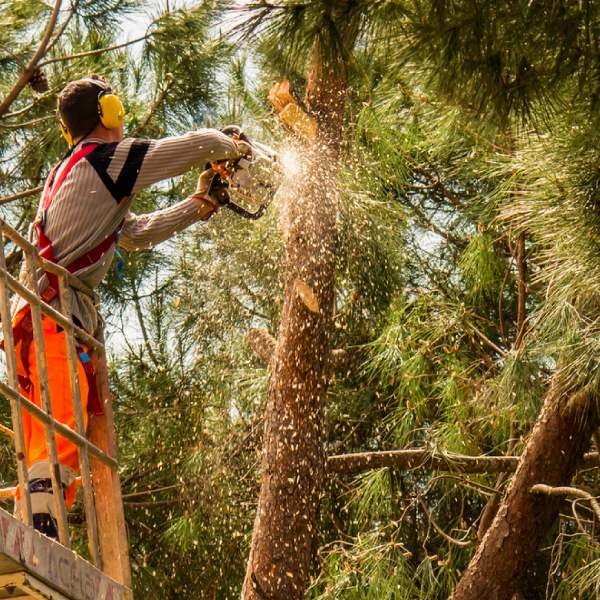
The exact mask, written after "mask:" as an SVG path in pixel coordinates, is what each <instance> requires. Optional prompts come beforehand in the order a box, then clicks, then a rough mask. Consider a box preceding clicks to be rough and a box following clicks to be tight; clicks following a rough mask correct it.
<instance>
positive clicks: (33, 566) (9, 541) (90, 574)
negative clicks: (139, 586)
mask: <svg viewBox="0 0 600 600" xmlns="http://www.w3.org/2000/svg"><path fill="white" fill-rule="evenodd" d="M3 582H7V583H4V587H2V585H3ZM36 586H37V588H36ZM26 593H29V595H24V594H26ZM11 594H12V595H11ZM19 594H21V595H19ZM35 594H37V595H35ZM3 598H42V599H51V600H131V598H132V595H131V590H129V589H127V588H125V587H124V586H122V585H120V584H118V583H117V582H116V581H114V580H113V579H111V578H110V577H108V576H107V575H105V574H104V573H102V572H101V571H100V570H98V569H97V568H96V567H94V566H93V565H92V564H90V563H89V562H87V561H86V560H84V559H83V558H81V557H80V556H78V555H77V554H75V553H74V552H72V551H71V550H69V549H67V548H65V547H64V546H62V545H60V544H59V543H57V542H55V541H53V540H51V539H49V538H47V537H46V536H45V535H42V534H40V533H38V532H37V531H35V530H34V529H31V528H29V527H26V526H25V525H23V523H21V522H20V521H19V520H17V519H15V518H14V517H13V516H12V515H10V514H9V513H7V512H6V511H5V510H2V509H0V599H3Z"/></svg>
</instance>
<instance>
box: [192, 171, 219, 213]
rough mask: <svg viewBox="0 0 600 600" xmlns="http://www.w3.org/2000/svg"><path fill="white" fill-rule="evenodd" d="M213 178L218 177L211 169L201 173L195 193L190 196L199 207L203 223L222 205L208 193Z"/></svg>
mask: <svg viewBox="0 0 600 600" xmlns="http://www.w3.org/2000/svg"><path fill="white" fill-rule="evenodd" d="M215 177H218V175H217V173H215V171H213V170H212V169H206V170H205V171H202V173H201V174H200V177H198V183H197V184H196V191H195V192H194V193H193V194H192V197H193V198H194V199H195V200H196V201H197V202H198V204H199V205H200V206H199V210H200V214H201V219H202V220H203V221H206V220H208V219H209V218H210V217H211V216H212V215H213V214H214V213H216V212H217V211H218V210H219V207H220V206H221V205H222V203H221V202H219V200H218V199H217V198H215V196H214V194H213V193H210V192H211V189H210V188H211V184H212V182H213V179H214V178H215Z"/></svg>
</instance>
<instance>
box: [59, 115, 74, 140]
mask: <svg viewBox="0 0 600 600" xmlns="http://www.w3.org/2000/svg"><path fill="white" fill-rule="evenodd" d="M58 127H59V128H60V132H61V133H62V136H63V137H64V138H65V141H66V142H67V144H69V146H72V145H73V136H72V135H71V132H70V131H69V128H68V127H67V126H66V124H65V122H64V121H63V120H62V119H61V118H59V119H58Z"/></svg>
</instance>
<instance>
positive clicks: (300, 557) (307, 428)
mask: <svg viewBox="0 0 600 600" xmlns="http://www.w3.org/2000/svg"><path fill="white" fill-rule="evenodd" d="M314 52H315V53H314V57H315V59H314V60H313V63H312V69H311V73H310V77H309V83H308V87H307V94H306V105H307V106H308V108H309V110H310V111H311V112H312V113H313V115H314V116H315V117H316V118H317V120H318V122H319V133H318V135H317V140H316V142H315V144H314V145H313V146H312V147H311V148H307V149H306V150H305V151H304V157H303V158H304V160H303V164H304V166H303V172H302V173H301V174H296V175H295V176H291V177H289V178H288V180H287V181H286V182H284V185H285V186H286V187H285V188H283V189H284V190H285V198H284V199H285V206H284V207H282V228H283V236H284V241H285V245H286V259H287V265H286V275H285V301H284V306H283V313H282V318H281V324H280V328H279V335H278V340H277V345H276V348H275V353H274V356H273V360H272V363H271V370H272V374H271V383H270V389H269V398H268V402H267V407H266V412H265V429H264V441H263V457H262V465H261V489H260V496H259V500H258V509H257V514H256V520H255V523H254V531H253V536H252V546H251V550H250V558H249V561H248V567H247V571H246V578H245V581H244V588H243V598H245V599H262V600H264V599H265V598H268V599H269V600H277V599H280V598H281V599H285V600H294V599H301V598H303V597H304V593H305V591H306V588H307V587H308V583H309V570H310V563H311V558H312V549H313V547H312V543H313V536H314V533H315V530H316V526H317V517H318V506H319V499H320V496H321V493H322V488H323V480H324V476H325V454H324V450H323V443H322V431H323V404H324V398H325V394H326V391H327V361H328V359H329V355H330V332H331V324H332V312H333V300H334V269H335V250H336V248H335V241H336V212H337V203H336V194H337V189H336V172H337V160H338V156H339V148H340V139H341V135H342V119H343V105H344V100H345V96H346V81H345V78H342V77H340V75H339V73H340V72H343V70H342V69H335V68H327V66H326V65H324V64H323V62H322V61H321V60H320V55H319V53H318V51H317V49H315V51H314ZM280 194H281V193H280Z"/></svg>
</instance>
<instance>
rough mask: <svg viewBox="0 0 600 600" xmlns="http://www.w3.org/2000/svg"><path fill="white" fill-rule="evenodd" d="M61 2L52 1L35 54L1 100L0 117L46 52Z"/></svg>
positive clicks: (57, 0) (58, 0) (25, 83)
mask: <svg viewBox="0 0 600 600" xmlns="http://www.w3.org/2000/svg"><path fill="white" fill-rule="evenodd" d="M61 4H62V0H56V2H55V3H54V8H53V9H52V13H51V14H50V19H49V20H48V23H47V25H46V29H45V30H44V34H43V35H42V41H41V42H40V45H39V46H38V49H37V50H36V51H35V54H34V55H33V56H32V57H31V60H30V61H29V62H28V63H27V66H26V67H25V68H24V69H23V70H22V71H21V75H20V76H19V79H18V80H17V82H16V83H15V85H14V86H13V88H12V89H11V90H10V92H8V94H7V95H6V96H5V97H4V99H3V100H2V102H0V117H1V116H2V115H4V114H5V113H6V112H7V111H8V109H9V108H10V106H11V104H12V103H13V102H14V101H15V100H16V99H17V97H18V96H19V94H20V93H21V92H22V91H23V88H24V87H25V86H26V85H27V84H28V83H29V80H30V79H31V76H32V75H33V73H34V71H35V70H36V68H38V66H39V65H38V63H39V62H40V60H41V59H42V57H43V56H44V55H45V54H46V52H47V50H48V44H49V43H50V38H51V37H52V33H53V31H54V28H55V26H56V20H57V19H58V13H59V11H60V6H61Z"/></svg>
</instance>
